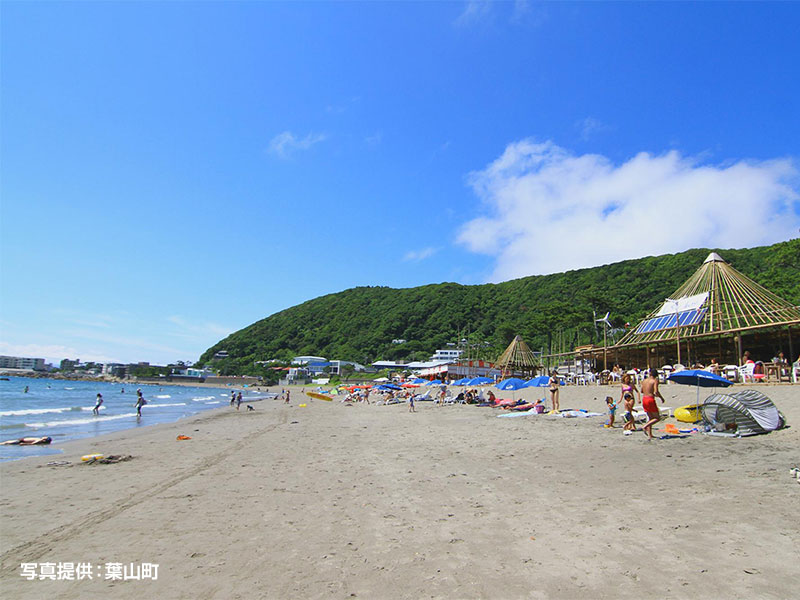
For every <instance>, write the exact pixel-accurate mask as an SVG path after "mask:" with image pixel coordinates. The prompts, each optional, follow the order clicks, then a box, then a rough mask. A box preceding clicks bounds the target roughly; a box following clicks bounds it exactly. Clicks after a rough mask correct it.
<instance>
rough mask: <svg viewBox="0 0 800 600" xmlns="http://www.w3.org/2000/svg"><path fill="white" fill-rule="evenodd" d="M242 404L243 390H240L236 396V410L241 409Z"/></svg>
mask: <svg viewBox="0 0 800 600" xmlns="http://www.w3.org/2000/svg"><path fill="white" fill-rule="evenodd" d="M241 404H242V392H239V393H238V394H237V396H236V410H239V406H241Z"/></svg>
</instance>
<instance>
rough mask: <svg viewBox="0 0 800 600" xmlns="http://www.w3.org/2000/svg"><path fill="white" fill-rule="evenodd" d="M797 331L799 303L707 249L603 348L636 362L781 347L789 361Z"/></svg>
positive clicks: (736, 357) (732, 356)
mask: <svg viewBox="0 0 800 600" xmlns="http://www.w3.org/2000/svg"><path fill="white" fill-rule="evenodd" d="M798 335H800V307H798V306H795V305H793V304H791V303H790V302H788V301H786V300H784V299H783V298H780V297H779V296H777V295H775V294H773V293H772V292H770V291H769V290H767V289H765V288H764V287H762V286H760V285H759V284H757V283H756V282H755V281H753V280H751V279H749V278H748V277H746V276H745V275H743V274H741V273H740V272H739V271H737V270H736V269H734V268H733V267H732V266H731V265H729V264H728V263H727V262H725V260H723V258H722V257H721V256H720V255H719V254H717V253H716V252H712V253H710V254H709V255H708V257H707V258H706V260H705V261H704V262H703V264H702V265H701V266H700V268H699V269H697V271H695V273H694V274H693V275H692V276H691V277H689V279H688V280H687V281H686V282H685V283H684V284H683V285H682V286H681V287H679V288H678V289H677V290H675V292H674V293H673V294H672V295H671V296H670V297H669V298H667V299H666V300H665V301H664V302H663V303H662V304H661V305H660V306H659V307H658V308H657V309H656V310H654V311H653V312H651V313H650V314H649V315H648V316H647V317H646V318H645V319H643V320H642V322H641V323H639V324H638V325H637V326H636V327H634V328H632V329H631V330H630V331H628V333H626V334H625V336H624V337H622V338H621V339H620V340H619V342H618V343H617V344H615V345H614V346H611V347H609V348H607V351H608V352H609V353H612V352H613V355H614V357H615V362H619V361H624V362H627V363H629V364H638V365H641V366H646V365H651V366H654V365H657V364H659V363H660V361H661V360H663V361H664V362H678V363H681V364H687V365H689V364H691V362H693V361H694V362H698V361H702V362H705V363H707V362H708V359H710V358H712V357H714V358H717V359H718V360H720V362H723V361H727V362H730V363H735V364H738V363H739V361H740V357H741V356H742V351H743V350H744V349H747V347H748V346H753V347H757V348H759V349H760V350H761V353H762V354H764V353H769V352H774V351H775V350H776V349H777V348H781V347H786V348H787V349H788V350H789V354H790V356H791V357H792V360H793V359H794V351H795V350H794V344H793V341H792V338H795V341H796V338H797V337H798ZM743 338H746V343H745V342H744V341H743ZM771 356H772V354H770V357H771ZM764 358H765V360H766V359H767V357H764Z"/></svg>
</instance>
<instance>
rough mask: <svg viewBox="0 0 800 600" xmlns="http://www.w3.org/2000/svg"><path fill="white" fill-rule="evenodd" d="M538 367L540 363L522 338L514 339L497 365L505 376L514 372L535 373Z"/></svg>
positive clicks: (516, 337)
mask: <svg viewBox="0 0 800 600" xmlns="http://www.w3.org/2000/svg"><path fill="white" fill-rule="evenodd" d="M538 366H539V361H538V360H537V358H536V356H535V355H534V353H533V351H532V350H531V349H530V348H529V347H528V344H526V343H525V342H524V341H523V340H522V338H521V337H520V336H515V337H514V339H513V340H512V341H511V343H510V344H509V345H508V348H506V349H505V352H503V353H502V354H501V355H500V358H498V359H497V363H496V364H495V367H496V368H498V369H500V372H501V373H503V374H506V373H511V372H513V371H533V370H534V369H536V368H537V367H538Z"/></svg>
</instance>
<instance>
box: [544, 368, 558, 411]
mask: <svg viewBox="0 0 800 600" xmlns="http://www.w3.org/2000/svg"><path fill="white" fill-rule="evenodd" d="M547 385H548V386H549V388H550V400H551V402H552V404H553V409H552V410H551V411H550V412H558V411H559V408H560V407H561V405H560V404H559V402H558V386H559V381H558V372H557V371H552V372H551V373H550V380H549V381H548V382H547Z"/></svg>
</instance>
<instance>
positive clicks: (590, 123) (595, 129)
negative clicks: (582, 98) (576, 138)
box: [575, 117, 611, 140]
mask: <svg viewBox="0 0 800 600" xmlns="http://www.w3.org/2000/svg"><path fill="white" fill-rule="evenodd" d="M575 128H576V129H577V130H578V131H579V132H580V134H581V139H583V140H588V139H589V138H590V137H592V136H593V135H595V134H596V133H603V132H604V131H609V130H610V129H611V127H609V126H608V125H606V124H605V123H603V122H602V121H599V120H597V119H595V118H594V117H586V118H585V119H581V120H580V121H578V122H577V123H575Z"/></svg>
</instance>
